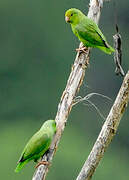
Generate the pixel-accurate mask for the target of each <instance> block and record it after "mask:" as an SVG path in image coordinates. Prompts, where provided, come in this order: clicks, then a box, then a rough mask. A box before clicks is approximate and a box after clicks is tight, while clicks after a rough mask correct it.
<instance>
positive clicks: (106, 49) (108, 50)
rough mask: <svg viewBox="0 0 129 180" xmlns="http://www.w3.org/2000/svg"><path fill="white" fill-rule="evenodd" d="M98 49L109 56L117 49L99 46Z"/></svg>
mask: <svg viewBox="0 0 129 180" xmlns="http://www.w3.org/2000/svg"><path fill="white" fill-rule="evenodd" d="M97 48H99V49H101V50H102V51H104V52H105V53H107V54H111V53H113V52H115V49H114V48H112V47H111V46H109V47H103V46H97Z"/></svg>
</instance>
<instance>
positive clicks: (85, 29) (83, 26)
mask: <svg viewBox="0 0 129 180" xmlns="http://www.w3.org/2000/svg"><path fill="white" fill-rule="evenodd" d="M72 26H73V27H72V30H73V32H74V34H75V35H76V36H77V37H78V38H79V40H80V41H81V42H83V44H84V45H85V46H87V47H97V48H99V49H101V50H102V51H104V52H105V53H107V54H111V53H112V52H114V49H113V48H112V47H111V46H110V45H109V44H108V43H107V40H106V38H105V36H104V35H103V33H102V32H101V30H100V29H99V27H98V25H97V24H95V23H94V21H92V20H91V19H89V18H87V17H86V16H85V18H83V20H82V21H81V22H80V23H79V24H78V25H72Z"/></svg>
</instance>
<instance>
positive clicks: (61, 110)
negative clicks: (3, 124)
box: [33, 0, 102, 180]
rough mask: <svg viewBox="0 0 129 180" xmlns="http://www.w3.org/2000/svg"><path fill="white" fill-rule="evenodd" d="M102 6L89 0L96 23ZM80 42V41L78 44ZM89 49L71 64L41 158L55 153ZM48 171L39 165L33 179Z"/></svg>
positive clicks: (78, 54)
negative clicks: (52, 130)
mask: <svg viewBox="0 0 129 180" xmlns="http://www.w3.org/2000/svg"><path fill="white" fill-rule="evenodd" d="M101 6H102V0H101V4H100V3H99V1H98V0H90V4H89V12H88V17H89V18H91V19H93V20H94V21H95V22H96V23H98V21H99V17H100V9H101ZM81 45H82V44H81V43H80V46H81ZM89 54H90V49H89V48H88V50H87V52H86V53H80V52H78V53H77V56H76V58H75V61H74V64H73V66H72V71H71V73H70V76H69V79H68V81H67V85H66V88H65V90H64V92H63V95H62V97H61V100H60V103H59V105H58V110H57V115H56V118H55V120H56V123H57V132H56V135H55V137H54V139H53V141H52V144H51V147H50V151H49V153H47V154H45V155H44V156H43V158H42V160H47V161H49V162H52V159H53V156H54V154H55V151H56V148H57V146H58V144H59V141H60V138H61V135H62V133H63V131H64V128H65V125H66V122H67V118H68V115H69V113H70V111H71V109H72V105H73V100H74V97H75V96H76V94H77V92H78V91H79V89H80V86H81V85H82V82H83V79H84V75H85V70H86V69H87V62H88V60H89ZM47 172H48V166H45V165H40V166H39V167H38V168H37V169H36V171H35V173H34V176H33V180H45V177H46V175H47Z"/></svg>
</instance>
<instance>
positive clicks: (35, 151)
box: [15, 120, 56, 172]
mask: <svg viewBox="0 0 129 180" xmlns="http://www.w3.org/2000/svg"><path fill="white" fill-rule="evenodd" d="M45 123H46V124H45ZM45 123H44V124H43V126H42V127H41V129H40V130H39V131H38V132H37V133H35V134H34V135H33V136H32V138H31V139H30V140H29V141H28V143H27V144H26V146H25V148H24V150H23V152H22V154H21V158H20V159H19V161H18V165H17V167H16V169H15V171H16V172H19V171H20V169H21V168H22V167H23V166H24V165H25V164H26V163H27V162H29V161H30V160H34V161H37V160H38V159H39V158H40V157H41V156H42V155H43V154H44V153H45V152H46V151H47V150H48V148H49V146H50V144H51V142H52V139H53V136H54V134H55V132H56V125H55V121H54V120H48V121H46V122H45Z"/></svg>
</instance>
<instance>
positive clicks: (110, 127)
mask: <svg viewBox="0 0 129 180" xmlns="http://www.w3.org/2000/svg"><path fill="white" fill-rule="evenodd" d="M128 101H129V71H128V73H127V74H126V76H125V78H124V80H123V84H122V86H121V88H120V90H119V93H118V95H117V97H116V100H115V102H114V104H113V106H112V108H111V110H110V113H109V115H108V117H107V119H106V121H105V123H104V125H103V127H102V130H101V132H100V134H99V136H98V138H97V140H96V142H95V144H94V146H93V148H92V150H91V152H90V155H89V156H88V158H87V160H86V162H85V163H84V166H83V167H82V170H81V172H80V173H79V175H78V177H77V179H76V180H90V179H91V177H92V176H93V174H94V172H95V170H96V168H97V166H98V164H99V162H100V160H101V159H102V157H103V156H104V152H105V151H106V149H107V147H108V146H109V144H110V143H111V141H112V139H113V137H114V135H115V134H116V131H117V129H118V126H119V123H120V120H121V117H122V115H123V113H124V111H125V109H126V107H127V104H128Z"/></svg>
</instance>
